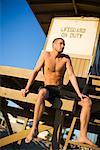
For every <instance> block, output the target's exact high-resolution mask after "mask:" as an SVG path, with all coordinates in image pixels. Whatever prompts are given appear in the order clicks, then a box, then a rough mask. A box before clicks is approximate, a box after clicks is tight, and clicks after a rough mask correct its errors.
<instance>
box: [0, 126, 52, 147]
mask: <svg viewBox="0 0 100 150" xmlns="http://www.w3.org/2000/svg"><path fill="white" fill-rule="evenodd" d="M30 130H31V129H27V130H22V131H21V132H19V133H15V134H12V135H9V136H6V137H4V138H1V139H0V147H2V146H5V145H8V144H10V143H13V142H16V141H18V140H21V139H24V138H25V137H26V136H27V135H28V133H29V132H30ZM45 130H50V132H51V133H53V129H52V128H51V127H49V126H46V125H39V132H42V131H45Z"/></svg>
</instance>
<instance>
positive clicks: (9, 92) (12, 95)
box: [0, 87, 75, 111]
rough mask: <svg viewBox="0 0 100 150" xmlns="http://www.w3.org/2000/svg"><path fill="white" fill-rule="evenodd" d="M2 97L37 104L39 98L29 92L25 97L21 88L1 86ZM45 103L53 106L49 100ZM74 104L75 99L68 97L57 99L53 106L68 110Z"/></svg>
mask: <svg viewBox="0 0 100 150" xmlns="http://www.w3.org/2000/svg"><path fill="white" fill-rule="evenodd" d="M0 97H5V98H9V99H13V100H18V101H22V102H27V103H31V104H35V103H36V99H37V94H34V93H29V94H28V95H27V96H26V97H23V96H22V94H21V91H19V90H14V89H10V88H5V87H0ZM60 104H61V105H60ZM45 105H46V106H47V107H51V104H50V103H49V102H48V101H47V100H46V101H45ZM74 105H75V101H71V100H67V99H60V100H59V99H56V100H55V102H54V105H53V107H54V108H57V109H58V108H60V109H61V110H66V111H73V107H74Z"/></svg>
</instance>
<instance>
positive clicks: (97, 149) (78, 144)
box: [69, 140, 100, 150]
mask: <svg viewBox="0 0 100 150" xmlns="http://www.w3.org/2000/svg"><path fill="white" fill-rule="evenodd" d="M69 143H70V144H72V145H77V146H81V147H85V148H90V149H93V150H100V148H99V147H97V148H96V147H93V146H91V145H88V144H82V143H79V142H74V141H71V140H70V141H69Z"/></svg>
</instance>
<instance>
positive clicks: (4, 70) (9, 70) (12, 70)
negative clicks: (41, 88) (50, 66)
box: [0, 66, 44, 81]
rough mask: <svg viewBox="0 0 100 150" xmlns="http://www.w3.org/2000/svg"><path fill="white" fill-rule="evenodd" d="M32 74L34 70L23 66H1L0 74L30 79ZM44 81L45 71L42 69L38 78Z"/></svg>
mask: <svg viewBox="0 0 100 150" xmlns="http://www.w3.org/2000/svg"><path fill="white" fill-rule="evenodd" d="M31 74H32V70H29V69H23V68H16V67H9V66H0V75H6V76H13V77H17V78H24V79H29V77H30V75H31ZM37 79H38V80H40V81H43V79H44V78H43V73H42V71H40V72H39V73H38V76H37V77H36V80H37Z"/></svg>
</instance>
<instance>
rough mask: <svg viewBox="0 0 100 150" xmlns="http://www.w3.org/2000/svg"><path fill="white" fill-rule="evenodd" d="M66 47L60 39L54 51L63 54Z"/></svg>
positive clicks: (54, 45) (55, 44) (55, 43)
mask: <svg viewBox="0 0 100 150" xmlns="http://www.w3.org/2000/svg"><path fill="white" fill-rule="evenodd" d="M64 46H65V43H64V41H63V40H62V39H58V40H56V41H55V42H54V43H53V49H54V50H56V51H57V52H59V53H62V52H63V49H64Z"/></svg>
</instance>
